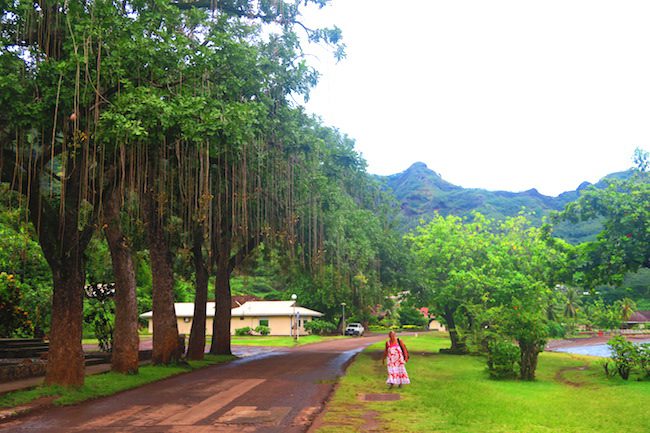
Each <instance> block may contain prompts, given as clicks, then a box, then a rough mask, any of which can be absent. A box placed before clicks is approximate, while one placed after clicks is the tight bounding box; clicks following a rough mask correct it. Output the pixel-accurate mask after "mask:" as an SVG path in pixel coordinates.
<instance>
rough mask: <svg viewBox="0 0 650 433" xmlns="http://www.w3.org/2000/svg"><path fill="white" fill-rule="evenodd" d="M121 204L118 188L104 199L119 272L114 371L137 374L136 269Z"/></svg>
mask: <svg viewBox="0 0 650 433" xmlns="http://www.w3.org/2000/svg"><path fill="white" fill-rule="evenodd" d="M119 203H120V198H119V195H118V194H117V190H113V191H111V193H110V194H109V196H108V197H106V199H105V201H104V217H105V220H106V222H105V225H104V233H105V234H106V240H107V241H108V247H109V249H110V252H111V262H112V265H113V274H114V275H115V328H114V331H113V353H112V360H111V364H112V370H113V371H116V372H118V373H125V374H135V373H137V372H138V362H139V350H140V339H139V337H138V301H137V296H136V282H135V268H134V266H133V257H132V256H131V248H130V247H129V243H128V241H127V239H126V237H125V236H124V233H123V232H122V226H121V223H120V207H119Z"/></svg>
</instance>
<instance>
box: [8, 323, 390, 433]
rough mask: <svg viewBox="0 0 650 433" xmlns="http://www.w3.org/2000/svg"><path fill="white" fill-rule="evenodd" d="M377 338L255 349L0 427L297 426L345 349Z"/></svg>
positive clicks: (195, 432)
mask: <svg viewBox="0 0 650 433" xmlns="http://www.w3.org/2000/svg"><path fill="white" fill-rule="evenodd" d="M383 338H385V336H384V335H377V336H367V337H361V338H346V339H339V340H332V341H327V342H324V343H318V344H312V345H306V346H301V347H297V348H292V349H278V350H275V351H272V352H267V353H260V354H257V355H252V356H248V357H246V358H242V359H239V360H236V361H233V362H230V363H228V364H222V365H215V366H211V367H207V368H204V369H201V370H197V371H195V372H192V373H187V374H183V375H180V376H176V377H172V378H169V379H166V380H163V381H160V382H157V383H152V384H149V385H145V386H143V387H141V388H138V389H134V390H130V391H125V392H123V393H120V394H118V395H115V396H112V397H105V398H102V399H98V400H94V401H90V402H86V403H82V404H79V405H76V406H69V407H62V408H49V409H47V410H45V411H42V412H41V413H35V414H32V415H30V416H27V417H24V418H20V419H17V420H14V421H12V422H10V423H8V424H4V425H0V429H2V430H3V431H7V432H30V433H35V432H39V433H40V432H43V433H45V432H94V433H102V432H121V433H129V432H142V433H149V432H151V433H153V432H156V433H159V432H173V433H208V432H224V433H229V432H233V433H234V432H237V433H250V432H304V431H306V430H307V429H308V428H309V426H310V425H311V423H312V421H313V420H314V418H315V417H316V415H318V413H319V412H320V411H321V410H322V408H323V405H324V403H325V401H326V400H327V398H328V397H329V395H330V393H331V392H332V389H333V387H334V384H335V382H336V380H337V378H338V377H340V376H341V375H342V374H343V373H344V371H345V368H346V367H347V364H348V362H349V361H350V360H351V359H352V357H353V356H354V355H356V354H357V353H358V352H359V351H361V350H362V349H364V348H365V347H366V346H367V345H369V344H371V343H374V342H377V341H380V340H382V339H383ZM377 380H383V378H378V379H377Z"/></svg>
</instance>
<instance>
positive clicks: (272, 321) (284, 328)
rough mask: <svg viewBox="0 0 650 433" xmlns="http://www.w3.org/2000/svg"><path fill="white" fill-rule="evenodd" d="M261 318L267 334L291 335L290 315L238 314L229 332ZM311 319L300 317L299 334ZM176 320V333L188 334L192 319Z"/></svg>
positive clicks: (208, 325)
mask: <svg viewBox="0 0 650 433" xmlns="http://www.w3.org/2000/svg"><path fill="white" fill-rule="evenodd" d="M262 318H266V319H269V328H270V330H271V333H270V334H269V335H291V323H292V320H291V319H292V317H290V316H272V317H244V319H243V320H242V319H241V317H239V316H236V317H232V318H231V319H230V334H231V335H235V329H239V328H245V327H247V326H248V327H250V328H251V329H255V328H257V327H258V326H259V324H260V319H262ZM186 319H189V321H186ZM312 319H313V318H312V317H305V316H301V317H300V329H299V331H300V332H299V335H308V334H309V333H308V332H307V331H305V327H304V322H305V321H309V320H312ZM148 320H149V327H148V328H149V333H150V334H153V320H152V319H148ZM176 320H177V324H178V333H179V334H185V335H190V331H191V330H192V319H191V318H183V317H178V318H177V319H176ZM212 322H213V319H212V317H208V318H207V320H206V323H205V334H206V335H212Z"/></svg>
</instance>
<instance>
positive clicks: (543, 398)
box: [318, 335, 650, 433]
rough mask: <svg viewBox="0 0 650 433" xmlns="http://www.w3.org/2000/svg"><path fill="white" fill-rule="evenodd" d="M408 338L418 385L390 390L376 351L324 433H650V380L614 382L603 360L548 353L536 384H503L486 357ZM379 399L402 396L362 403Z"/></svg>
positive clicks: (340, 398) (345, 384)
mask: <svg viewBox="0 0 650 433" xmlns="http://www.w3.org/2000/svg"><path fill="white" fill-rule="evenodd" d="M400 338H402V337H400ZM403 339H404V341H405V343H406V344H407V346H408V348H409V351H410V352H411V356H412V357H411V361H409V363H408V364H407V370H408V372H409V375H410V378H411V385H408V386H406V387H404V388H402V389H395V390H390V391H389V390H387V388H386V386H385V384H384V381H385V378H386V370H385V367H384V366H382V365H381V362H380V357H381V345H373V346H371V347H369V348H368V349H367V350H366V351H365V352H363V353H361V354H360V355H359V356H358V357H357V359H356V360H355V362H354V363H353V364H352V365H351V366H350V367H349V369H348V371H347V374H346V375H345V376H344V377H343V378H342V379H341V381H340V384H339V387H338V388H337V391H336V392H335V394H334V396H333V398H332V401H331V402H330V404H329V405H328V408H327V411H326V413H325V415H324V417H323V425H322V426H321V427H320V428H319V430H318V433H333V432H336V433H344V432H356V431H363V430H368V429H374V430H377V431H390V432H445V433H505V432H508V433H514V432H522V433H523V432H525V433H542V432H543V433H551V432H552V433H603V432H608V433H619V432H620V433H623V432H625V433H646V432H647V431H648V430H647V429H648V425H650V412H649V411H648V410H647V408H648V407H650V382H647V381H646V382H637V381H628V382H625V381H623V380H621V379H620V378H606V377H605V376H604V373H603V371H602V368H601V366H600V364H601V361H600V359H599V358H594V357H585V356H575V355H569V354H560V353H542V354H541V355H540V359H539V367H538V370H537V380H536V381H534V382H520V381H495V380H490V379H489V378H488V375H487V373H486V372H485V359H484V358H483V357H479V356H454V355H442V354H439V353H437V351H438V349H439V348H441V347H447V346H448V340H446V339H444V337H442V336H439V335H420V336H419V337H418V338H415V337H403ZM382 344H383V343H382ZM374 393H399V394H400V397H401V399H400V400H398V401H384V402H369V401H362V399H361V398H360V396H362V395H363V394H374ZM374 430H373V431H374Z"/></svg>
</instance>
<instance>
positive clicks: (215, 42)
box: [0, 0, 380, 385]
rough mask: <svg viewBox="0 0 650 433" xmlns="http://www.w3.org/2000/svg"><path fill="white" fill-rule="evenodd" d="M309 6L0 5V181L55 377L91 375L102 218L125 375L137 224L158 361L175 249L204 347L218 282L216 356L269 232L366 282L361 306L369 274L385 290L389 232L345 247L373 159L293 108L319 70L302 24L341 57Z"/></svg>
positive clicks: (306, 264) (163, 353) (318, 263)
mask: <svg viewBox="0 0 650 433" xmlns="http://www.w3.org/2000/svg"><path fill="white" fill-rule="evenodd" d="M303 3H305V4H306V3H314V4H315V5H317V6H320V7H322V6H324V5H325V3H326V2H325V1H322V0H319V1H312V2H309V1H308V2H282V1H260V2H218V4H216V5H215V4H211V3H210V4H203V3H201V2H182V3H174V2H168V1H162V0H153V1H150V2H144V3H143V2H113V1H107V0H95V1H82V0H69V1H66V2H58V1H42V2H37V3H33V2H24V1H21V0H14V1H10V2H5V3H3V10H2V24H3V25H2V30H1V32H0V38H1V46H0V65H2V70H3V74H2V78H1V79H0V102H1V103H2V105H3V107H9V108H8V109H6V110H3V111H2V113H0V149H1V153H0V174H1V178H0V180H1V181H2V182H5V183H7V184H8V185H9V187H10V188H12V189H13V190H15V191H17V192H18V193H19V197H21V198H20V199H19V201H18V203H17V206H18V207H20V206H22V205H23V204H24V205H25V207H26V208H27V210H28V212H27V215H28V218H29V221H30V222H31V224H32V225H33V227H34V229H35V232H36V234H37V236H38V240H39V244H40V246H41V248H42V250H43V254H44V256H45V258H46V259H47V262H48V264H49V267H50V269H51V271H52V278H53V287H54V290H53V296H52V320H51V326H50V333H49V338H50V353H49V359H48V370H47V377H46V382H47V383H52V384H62V385H80V384H82V383H83V352H82V348H81V330H82V303H83V296H82V294H83V288H84V285H85V284H86V277H85V256H86V252H87V248H88V245H89V242H90V240H91V238H92V236H93V235H94V234H96V233H98V232H99V230H102V231H103V233H104V236H105V238H106V240H107V243H108V247H109V249H110V253H111V258H112V265H113V275H114V277H115V282H116V285H117V294H116V325H115V326H116V331H117V334H119V335H116V338H115V344H114V349H113V368H114V369H115V370H116V371H121V372H135V371H137V358H138V355H137V350H138V337H137V306H136V303H137V299H136V291H135V271H134V261H133V253H134V251H133V248H134V247H135V245H134V244H135V243H136V242H135V239H134V237H137V232H138V231H139V230H140V228H144V233H145V234H146V236H145V239H146V244H147V248H148V250H149V258H150V263H151V268H152V275H153V289H152V293H153V296H152V298H153V312H154V316H153V317H154V348H153V361H154V362H155V363H168V362H173V361H175V360H177V359H178V357H179V356H180V355H181V353H180V350H179V349H180V347H179V343H178V330H177V328H176V317H175V313H174V306H173V303H174V295H173V287H174V283H175V281H174V272H173V258H174V256H175V255H176V254H177V249H178V248H179V247H180V246H181V245H185V246H190V248H191V251H192V256H193V263H194V268H195V281H196V301H197V302H196V311H195V326H194V328H193V330H192V333H191V336H190V344H189V346H190V348H189V349H190V350H189V356H191V357H196V358H200V357H201V356H202V355H203V347H204V345H205V301H206V300H207V299H208V297H209V295H208V294H207V287H208V283H207V282H208V278H210V276H214V278H215V285H214V286H215V293H214V298H215V299H216V301H217V312H216V318H215V321H214V330H213V335H214V338H213V344H212V348H211V352H213V353H230V350H231V349H230V329H229V326H230V286H229V284H230V276H231V274H232V272H233V271H234V270H235V269H236V268H237V266H239V265H240V264H241V263H242V262H243V261H244V259H245V258H246V257H247V256H248V255H249V253H250V252H252V251H253V250H254V249H255V248H256V247H257V246H258V245H259V244H260V243H261V242H262V241H264V242H265V243H267V244H269V245H275V247H277V248H280V249H282V250H283V251H286V253H287V255H288V256H289V257H291V258H292V260H293V262H294V263H296V264H298V265H299V266H300V267H301V269H304V270H305V271H306V272H310V273H314V274H319V275H322V274H323V269H324V268H325V265H326V264H328V263H329V264H330V265H333V264H334V263H335V260H336V264H337V265H341V264H342V263H346V264H348V266H350V269H349V270H347V271H345V272H343V273H341V274H340V275H339V276H337V279H341V278H345V279H347V280H348V281H347V283H348V284H349V285H351V286H354V287H355V294H354V296H355V299H358V300H357V301H356V302H357V303H359V304H360V305H361V304H363V302H365V301H364V293H366V292H367V289H366V287H367V286H368V284H369V283H368V278H367V275H366V274H368V273H370V274H373V276H372V278H371V280H372V284H375V285H378V284H379V274H380V272H378V267H379V262H378V260H377V257H376V251H377V247H376V245H377V240H376V239H375V240H373V242H374V247H373V248H374V249H373V248H370V249H368V248H365V247H363V246H361V247H354V245H350V246H348V247H345V246H343V245H342V244H344V243H345V242H346V240H347V238H348V235H349V233H347V231H350V230H354V229H355V226H359V225H362V224H361V223H362V221H363V219H364V215H363V213H358V216H357V217H356V218H357V220H356V222H354V223H351V225H349V228H345V224H349V223H347V222H346V221H347V220H348V217H349V216H350V215H347V214H346V213H345V212H351V214H354V212H352V209H353V208H354V207H355V206H359V205H366V204H368V203H362V202H363V201H364V200H366V201H367V198H363V197H361V196H362V195H363V193H361V192H360V191H362V190H363V188H364V187H363V186H359V185H357V186H355V183H356V181H357V180H359V179H361V177H362V175H365V173H364V170H363V166H362V165H363V164H362V162H361V160H360V159H359V158H358V156H357V155H356V153H355V152H354V151H353V149H352V146H351V142H350V141H346V140H347V139H344V138H343V137H342V136H341V135H340V134H339V133H338V132H336V131H332V130H330V129H328V128H324V127H322V126H320V124H319V122H318V121H315V120H314V119H311V118H310V117H308V116H306V115H305V114H304V113H303V112H302V111H301V109H300V108H298V107H296V106H295V104H294V103H293V102H292V101H293V99H295V98H296V97H297V96H299V95H306V94H307V92H308V90H309V88H310V87H311V86H312V85H314V84H315V82H316V78H317V74H316V72H315V71H313V70H312V69H311V68H309V67H308V66H307V65H306V64H305V63H304V61H303V60H302V58H303V53H302V51H301V46H300V38H299V37H298V35H297V34H296V33H295V32H294V30H293V29H294V28H296V27H298V28H300V29H301V31H303V32H305V34H306V35H307V38H308V39H309V40H310V41H312V42H325V43H328V44H332V45H333V47H334V50H335V55H337V56H341V55H342V51H341V49H342V46H341V45H340V41H339V38H340V32H339V31H338V29H336V28H334V29H311V28H309V27H308V26H306V25H305V24H304V23H302V22H300V21H299V19H300V6H301V5H302V4H303ZM215 6H216V7H215ZM268 26H271V27H268ZM263 27H268V29H267V30H265V31H262V28H263ZM354 176H356V178H355V177H354ZM330 182H333V183H335V184H337V185H339V186H336V187H334V189H333V188H332V186H331V185H329V183H330ZM355 188H356V190H355ZM348 197H349V198H348ZM344 209H347V211H344ZM337 212H338V213H337ZM366 217H368V218H369V217H370V215H366ZM370 219H372V218H370ZM373 221H374V220H373ZM373 236H375V234H372V233H370V232H368V233H366V234H365V235H363V236H361V237H359V239H365V238H369V237H373ZM353 281H354V282H355V283H354V284H352V283H353ZM364 290H365V291H366V292H364Z"/></svg>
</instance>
